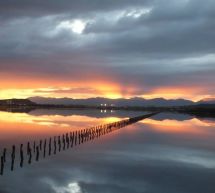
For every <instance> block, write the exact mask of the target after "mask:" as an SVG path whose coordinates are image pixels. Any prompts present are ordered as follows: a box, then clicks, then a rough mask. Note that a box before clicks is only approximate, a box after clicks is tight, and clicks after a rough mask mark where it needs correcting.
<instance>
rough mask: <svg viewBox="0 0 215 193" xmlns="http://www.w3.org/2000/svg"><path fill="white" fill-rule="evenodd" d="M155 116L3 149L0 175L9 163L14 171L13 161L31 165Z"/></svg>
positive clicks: (136, 118)
mask: <svg viewBox="0 0 215 193" xmlns="http://www.w3.org/2000/svg"><path fill="white" fill-rule="evenodd" d="M155 114H157V113H150V114H147V115H142V116H138V117H133V118H129V119H126V120H121V121H117V122H114V123H109V124H104V125H99V126H94V127H90V128H86V129H80V130H76V131H71V132H68V133H64V134H61V135H58V136H54V137H49V138H46V139H41V140H38V141H31V142H30V141H29V142H27V143H26V144H25V145H24V144H20V145H12V148H11V149H10V150H9V151H8V149H6V148H3V150H2V154H1V160H0V161H1V166H0V174H1V175H3V174H4V170H5V165H6V162H7V163H9V165H10V170H11V171H13V170H14V169H15V161H16V162H19V166H20V167H21V168H22V167H23V166H24V164H31V163H32V162H33V161H35V162H38V161H39V160H40V159H42V158H43V159H44V158H46V157H47V156H51V155H55V154H57V153H58V152H61V151H64V150H66V149H70V148H73V147H75V146H78V145H81V144H83V143H86V142H88V141H92V140H95V139H97V138H99V137H101V136H103V135H106V134H108V133H110V132H113V131H115V130H118V129H120V128H122V127H125V126H127V125H130V124H133V123H136V122H138V121H140V120H142V119H145V118H148V117H151V116H153V115H155Z"/></svg>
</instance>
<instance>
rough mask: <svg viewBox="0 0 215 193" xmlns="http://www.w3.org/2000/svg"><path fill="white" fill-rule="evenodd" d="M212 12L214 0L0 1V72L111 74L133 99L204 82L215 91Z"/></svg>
mask: <svg viewBox="0 0 215 193" xmlns="http://www.w3.org/2000/svg"><path fill="white" fill-rule="evenodd" d="M214 7H215V3H214V1H212V0H207V1H205V2H204V3H203V2H202V1H199V0H182V1H176V0H174V1H173V0H163V1H158V0H153V1H147V0H146V1H145V0H144V1H140V0H135V1H127V0H126V1H124V0H123V1H121V0H119V1H97V0H94V1H91V2H90V3H89V2H88V1H85V0H81V1H78V2H77V1H67V0H63V1H19V2H18V1H16V0H11V1H5V2H1V3H0V18H1V19H0V24H1V28H0V42H1V43H0V68H1V73H3V72H4V73H7V72H8V73H10V72H11V73H12V74H13V72H14V73H17V74H19V73H21V74H22V73H23V74H25V75H31V76H39V75H40V74H41V76H44V77H49V78H52V77H53V76H57V77H59V78H60V79H61V77H62V79H67V80H74V79H75V80H78V79H79V78H81V77H82V79H84V78H92V77H94V75H95V74H96V72H98V71H99V73H97V74H100V75H101V76H102V75H104V74H106V72H108V73H107V74H108V76H109V75H110V74H111V75H112V77H113V78H112V79H113V81H118V82H119V83H120V84H121V85H122V87H124V88H126V87H128V86H130V87H134V90H135V91H134V94H143V93H145V92H147V91H150V90H153V89H154V87H159V86H167V87H168V86H172V87H174V86H181V87H182V86H184V85H187V86H193V85H198V81H199V80H201V85H202V86H204V89H203V90H204V92H205V93H204V94H211V92H210V90H211V89H212V88H211V87H210V86H209V87H210V88H208V89H205V87H207V86H206V85H211V84H212V82H214V78H213V77H212V73H213V72H214V70H215V68H214V62H215V60H214V52H215V49H214V45H213V42H214V41H213V40H214V39H215V35H214V33H213V31H214V29H215V22H214V21H215V20H214V18H215V14H214V13H215V8H214ZM75 20H80V21H81V22H82V23H83V25H84V28H85V29H83V31H82V33H81V34H78V33H75V32H74V28H73V24H74V23H73V22H74V21H75ZM76 27H77V26H76ZM14 66H16V67H14ZM78 74H79V75H78ZM201 75H202V76H201ZM122 92H126V91H123V89H122ZM202 94H203V93H202Z"/></svg>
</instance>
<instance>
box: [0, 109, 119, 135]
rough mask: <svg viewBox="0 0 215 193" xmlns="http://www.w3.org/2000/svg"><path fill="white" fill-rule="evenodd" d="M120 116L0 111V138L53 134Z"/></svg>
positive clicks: (110, 120) (102, 122) (115, 119)
mask: <svg viewBox="0 0 215 193" xmlns="http://www.w3.org/2000/svg"><path fill="white" fill-rule="evenodd" d="M119 120H120V118H116V117H108V118H93V117H88V116H79V115H72V116H61V115H42V116H33V115H30V114H25V113H9V112H0V123H1V125H0V131H1V136H0V139H6V138H13V137H16V136H19V137H21V138H23V137H25V136H42V137H44V136H53V135H58V134H60V133H62V132H69V131H71V130H77V129H83V128H87V127H91V126H95V125H100V124H106V123H110V122H115V121H119Z"/></svg>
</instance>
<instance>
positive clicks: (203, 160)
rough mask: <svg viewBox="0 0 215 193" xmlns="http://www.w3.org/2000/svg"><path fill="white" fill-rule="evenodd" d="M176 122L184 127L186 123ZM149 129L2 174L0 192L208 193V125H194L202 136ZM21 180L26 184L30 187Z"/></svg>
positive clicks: (214, 164) (214, 159) (214, 169)
mask: <svg viewBox="0 0 215 193" xmlns="http://www.w3.org/2000/svg"><path fill="white" fill-rule="evenodd" d="M58 118H59V119H60V117H55V120H58ZM68 118H69V117H68ZM111 119H112V118H111ZM114 119H115V118H113V119H112V120H114ZM58 121H59V120H58ZM83 121H84V120H83ZM163 123H165V121H164V122H163ZM168 123H169V122H168V121H167V122H166V123H165V124H164V125H163V127H166V126H168ZM185 123H186V124H185ZM188 123H189V124H191V125H192V123H193V122H192V121H191V122H188ZM197 123H198V122H197ZM177 124H178V127H179V128H180V129H182V130H186V129H188V127H187V126H188V125H189V124H187V122H186V121H185V122H180V121H178V123H177ZM194 124H195V123H194ZM194 126H195V125H194ZM172 127H173V126H172ZM195 127H197V125H196V126H195ZM152 128H153V127H152V125H150V124H144V125H143V124H142V123H140V124H134V125H132V126H129V127H127V128H123V129H121V130H119V131H118V132H114V133H112V134H110V135H107V136H104V137H102V138H100V139H98V140H94V141H93V142H92V143H86V144H83V146H79V147H78V148H74V149H72V150H71V151H70V150H69V151H65V152H61V153H60V154H57V155H56V156H53V157H50V159H49V158H48V159H47V160H41V162H39V163H37V164H34V165H32V166H31V167H24V168H23V169H22V170H20V171H19V170H18V171H16V172H14V173H8V174H7V175H6V176H4V178H2V179H0V192H7V193H17V192H23V193H28V192H31V193H38V192H40V193H101V192H102V193H103V192H105V193H107V192H108V193H143V192H145V193H149V192H150V193H158V192H165V193H179V192H183V193H202V192H207V193H214V192H215V187H214V185H213V184H214V177H215V155H214V149H212V148H211V147H213V148H214V135H210V130H209V129H207V128H208V127H205V126H204V125H198V128H199V129H202V130H204V132H205V133H206V134H208V135H206V136H204V137H202V135H199V136H198V138H196V136H195V135H194V134H192V135H189V138H187V135H180V134H179V133H174V132H173V133H172V132H170V131H169V132H165V133H164V132H163V133H161V132H159V130H156V129H152ZM169 128H171V125H170V126H169ZM209 128H210V129H213V128H212V127H209ZM128 131H129V132H128ZM134 131H135V132H134ZM209 135H210V136H209ZM210 146H211V147H210ZM11 184H13V187H12V188H9V189H8V187H11ZM26 184H31V187H30V188H31V190H30V189H29V186H28V187H27V186H26ZM4 190H7V191H4Z"/></svg>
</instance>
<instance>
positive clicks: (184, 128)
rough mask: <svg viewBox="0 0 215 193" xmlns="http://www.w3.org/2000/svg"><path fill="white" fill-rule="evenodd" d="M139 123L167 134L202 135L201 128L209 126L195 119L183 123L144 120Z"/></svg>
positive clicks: (167, 120)
mask: <svg viewBox="0 0 215 193" xmlns="http://www.w3.org/2000/svg"><path fill="white" fill-rule="evenodd" d="M140 123H143V124H146V125H150V126H151V127H152V128H153V129H155V130H158V131H161V132H167V133H204V130H202V127H210V126H211V124H209V123H205V122H202V121H200V120H198V119H196V118H193V119H190V120H185V121H177V120H169V119H166V120H162V121H160V120H153V119H145V120H142V121H140ZM200 128H201V129H200Z"/></svg>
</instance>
